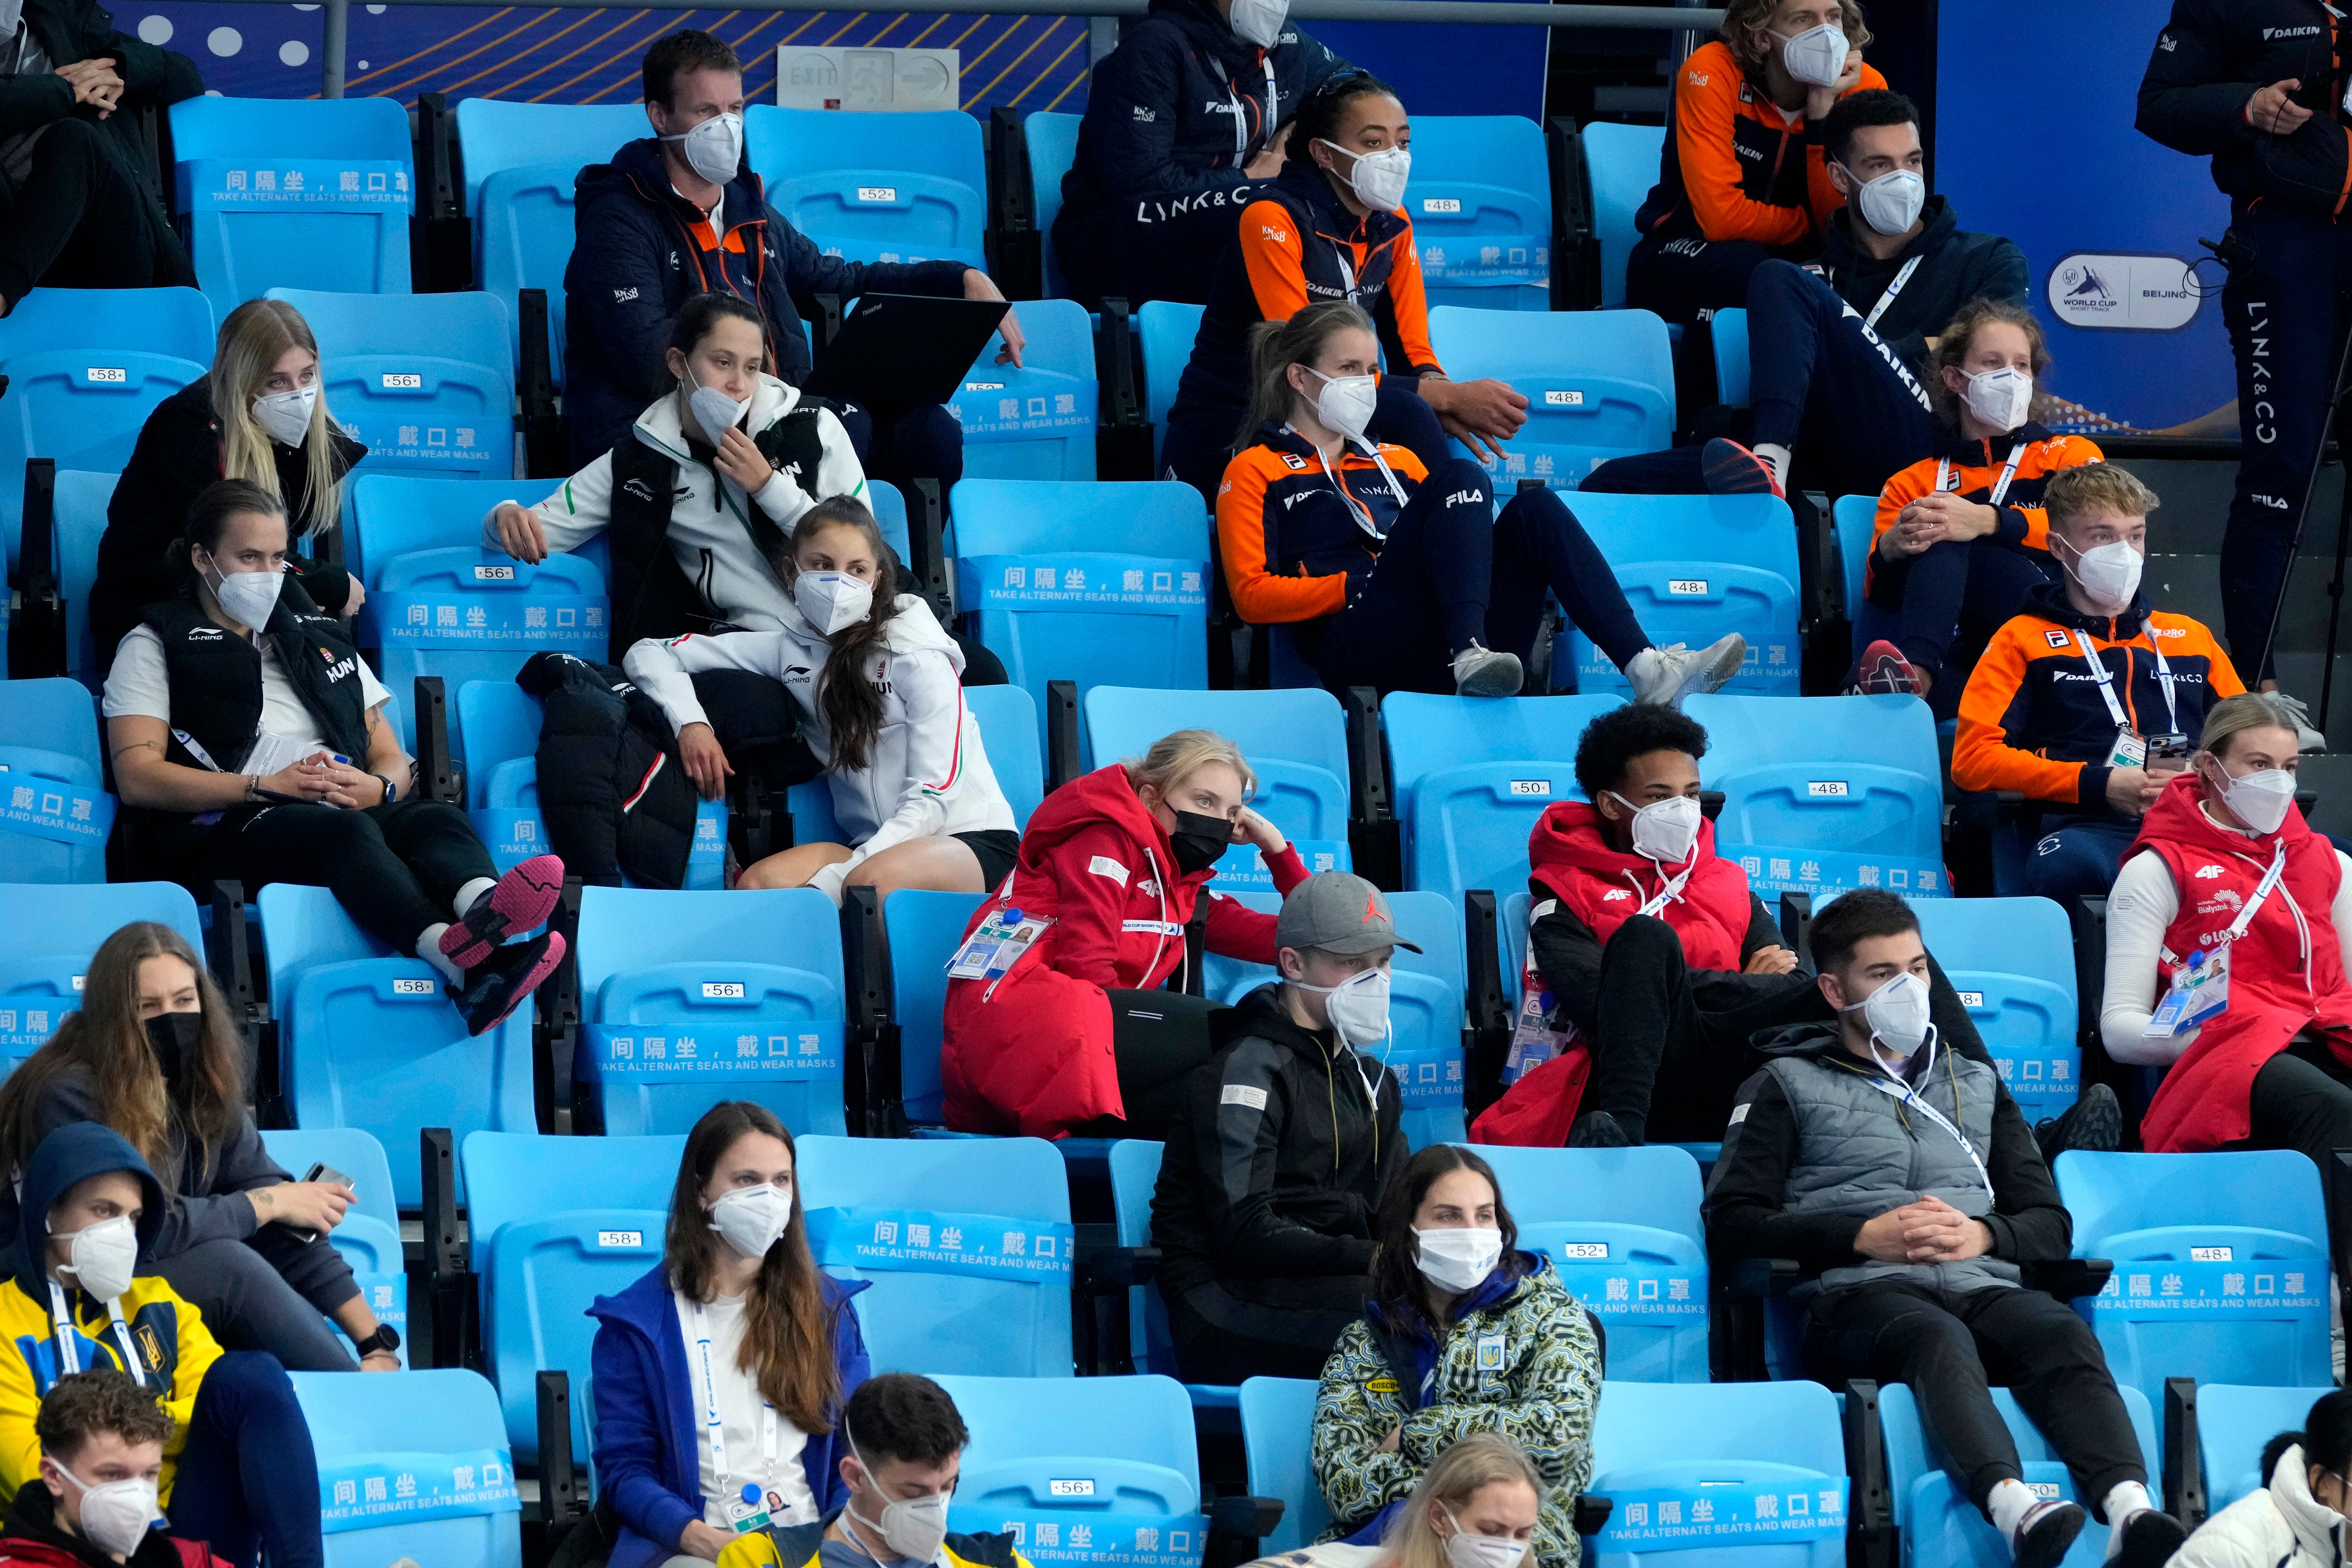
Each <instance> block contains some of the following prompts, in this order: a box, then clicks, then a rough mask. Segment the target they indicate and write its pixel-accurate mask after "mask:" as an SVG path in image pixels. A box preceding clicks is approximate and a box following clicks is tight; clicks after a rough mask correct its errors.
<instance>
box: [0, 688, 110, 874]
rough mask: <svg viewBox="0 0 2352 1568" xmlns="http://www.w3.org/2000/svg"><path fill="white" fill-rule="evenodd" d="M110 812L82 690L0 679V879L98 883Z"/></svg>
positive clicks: (94, 707) (94, 727)
mask: <svg viewBox="0 0 2352 1568" xmlns="http://www.w3.org/2000/svg"><path fill="white" fill-rule="evenodd" d="M114 810H115V802H114V797H113V796H112V795H109V794H107V793H106V786H105V784H104V782H103V775H102V774H101V773H100V767H99V740H98V704H97V703H96V702H95V701H93V700H91V698H90V694H89V688H88V687H85V686H83V685H82V684H81V683H80V682H79V681H74V680H66V679H46V680H7V681H0V881H9V882H103V881H105V880H106V836H107V833H108V831H109V830H110V828H111V827H112V826H113V824H114Z"/></svg>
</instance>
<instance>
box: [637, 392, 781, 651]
mask: <svg viewBox="0 0 2352 1568" xmlns="http://www.w3.org/2000/svg"><path fill="white" fill-rule="evenodd" d="M826 406H828V405H826V404H824V402H823V401H822V400H820V399H817V398H813V397H804V398H803V399H801V401H800V402H799V403H798V404H797V405H794V406H793V409H792V410H791V412H789V413H787V414H785V415H784V416H783V417H782V418H780V419H778V420H777V421H776V422H775V423H774V424H772V425H771V426H768V427H767V428H766V429H764V430H762V431H761V432H760V433H759V434H758V435H756V436H753V437H751V444H752V445H753V446H755V447H759V449H760V455H761V457H763V458H767V459H768V466H769V467H770V468H774V469H776V470H778V471H779V472H782V473H783V474H786V475H788V476H790V477H792V478H793V479H795V480H797V481H798V482H799V483H800V485H801V488H802V489H805V490H809V491H811V493H814V485H815V479H816V473H817V468H818V465H819V464H821V463H822V462H823V461H824V433H823V431H822V430H821V429H820V428H819V420H818V417H817V414H818V410H819V409H822V408H824V407H826ZM688 450H689V451H692V452H693V453H694V455H695V456H696V458H698V459H700V460H701V461H702V462H704V463H705V465H706V466H707V465H709V461H710V459H709V458H706V457H704V453H706V452H708V451H709V448H708V447H704V446H702V445H701V444H700V443H699V442H693V443H689V445H688ZM677 469H678V464H677V458H672V457H671V456H670V455H669V454H668V453H667V452H664V451H662V450H660V449H659V448H658V447H649V446H647V445H646V443H645V442H643V441H640V440H638V439H637V436H636V432H635V429H632V430H631V431H630V432H629V433H628V434H627V435H625V436H624V437H621V439H620V441H619V442H618V443H617V444H616V445H614V447H613V500H612V502H611V520H610V521H609V522H608V523H607V524H606V531H607V534H608V536H609V538H610V540H611V542H612V549H613V582H612V590H613V633H612V657H613V661H614V663H616V664H617V663H619V662H620V659H621V658H622V656H623V655H625V654H626V653H627V652H628V650H629V648H630V647H631V646H632V645H633V644H635V643H636V642H638V641H640V640H641V639H643V638H646V637H677V636H680V635H681V634H683V633H687V632H704V633H707V632H709V631H712V630H714V629H716V628H717V627H718V626H719V625H720V623H719V621H718V619H717V618H716V611H717V608H718V606H716V605H711V604H709V603H708V602H707V601H706V600H704V598H703V596H702V594H701V591H700V590H699V589H698V588H697V587H696V586H695V584H694V583H693V582H692V580H690V579H689V578H688V576H687V574H686V571H685V569H684V568H683V567H681V566H680V565H678V563H677V552H674V551H672V550H671V549H670V547H669V517H670V509H671V508H672V507H673V506H674V505H676V504H677V500H678V499H679V498H680V497H681V496H683V495H684V494H685V493H686V487H685V486H683V485H681V484H680V483H679V482H678V473H677ZM712 482H713V483H714V484H717V485H722V486H723V485H724V484H725V482H726V481H725V480H724V479H719V477H718V476H717V474H716V473H715V471H714V473H713V476H712ZM743 510H744V515H745V517H746V518H747V519H748V521H749V528H748V531H749V533H750V534H751V543H752V546H753V547H754V548H755V549H757V550H758V551H759V552H760V555H761V559H762V560H765V561H769V562H773V561H774V560H775V558H776V556H777V554H778V553H779V552H781V551H782V549H783V548H784V532H783V530H782V529H780V528H778V527H777V526H776V525H775V524H774V523H772V522H771V521H768V514H767V513H766V512H763V511H761V510H760V508H759V505H758V503H756V502H754V501H751V500H750V499H749V498H748V497H747V498H746V499H745V505H744V509H743Z"/></svg>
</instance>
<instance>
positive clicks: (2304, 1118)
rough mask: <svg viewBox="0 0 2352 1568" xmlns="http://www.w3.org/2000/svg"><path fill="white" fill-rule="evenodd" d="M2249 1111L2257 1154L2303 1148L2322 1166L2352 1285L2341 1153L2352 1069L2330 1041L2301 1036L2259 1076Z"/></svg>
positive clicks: (2339, 1269) (2331, 1226) (2350, 1135)
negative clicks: (2339, 1165) (2340, 1059)
mask: <svg viewBox="0 0 2352 1568" xmlns="http://www.w3.org/2000/svg"><path fill="white" fill-rule="evenodd" d="M2246 1109H2247V1110H2249V1111H2250V1112H2252V1119H2253V1126H2252V1137H2250V1138H2248V1139H2247V1140H2246V1145H2247V1146H2250V1147H2252V1148H2256V1149H2300V1150H2301V1151H2303V1152H2304V1153H2305V1154H2307V1155H2309V1156H2310V1157H2311V1162H2312V1163H2313V1164H2315V1165H2317V1166H2318V1167H2319V1190H2320V1191H2321V1192H2322V1193H2324V1194H2326V1198H2327V1251H2328V1256H2329V1257H2330V1258H2333V1259H2334V1260H2335V1263H2336V1280H2337V1282H2338V1284H2339V1285H2341V1284H2342V1283H2344V1282H2345V1281H2347V1280H2352V1268H2347V1263H2352V1247H2347V1239H2352V1238H2347V1231H2348V1230H2352V1226H2347V1225H2346V1224H2345V1223H2344V1202H2345V1200H2344V1180H2343V1173H2342V1172H2341V1171H2340V1170H2339V1169H2338V1168H2337V1166H2336V1150H2338V1149H2352V1068H2347V1067H2345V1066H2344V1065H2343V1064H2342V1063H2341V1062H2338V1061H2337V1060H2336V1057H2335V1054H2334V1053H2333V1052H2331V1051H2330V1050H2329V1049H2328V1048H2327V1045H2326V1042H2325V1041H2323V1040H2319V1039H2315V1038H2308V1037H2305V1036H2303V1035H2298V1036H2296V1037H2295V1038H2294V1042H2293V1043H2292V1044H2291V1045H2289V1046H2288V1047H2287V1048H2286V1049H2284V1050H2283V1051H2281V1052H2280V1053H2279V1054H2278V1055H2276V1056H2274V1057H2273V1058H2271V1059H2270V1060H2268V1061H2266V1062H2264V1063H2263V1068H2262V1070H2261V1071H2260V1072H2258V1073H2256V1074H2254V1086H2253V1090H2252V1093H2251V1094H2250V1095H2248V1096H2247V1103H2246Z"/></svg>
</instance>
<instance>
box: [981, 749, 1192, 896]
mask: <svg viewBox="0 0 2352 1568" xmlns="http://www.w3.org/2000/svg"><path fill="white" fill-rule="evenodd" d="M1105 822H1108V823H1110V824H1112V825H1113V826H1117V827H1118V829H1119V831H1121V832H1123V833H1125V834H1126V835H1127V836H1128V837H1130V838H1132V839H1134V840H1135V841H1136V842H1137V843H1138V844H1140V845H1144V846H1146V847H1149V848H1150V850H1151V852H1152V853H1153V854H1154V855H1156V856H1158V857H1159V859H1160V867H1161V868H1162V870H1163V871H1164V872H1165V873H1166V874H1167V875H1168V876H1169V877H1170V879H1171V880H1177V881H1183V880H1190V879H1187V878H1181V877H1177V876H1175V867H1176V854H1175V850H1174V849H1173V847H1171V845H1170V844H1169V842H1168V833H1167V830H1166V829H1165V828H1163V827H1161V826H1160V823H1159V821H1158V819H1157V818H1155V817H1154V816H1152V815H1151V813H1150V811H1148V810H1146V809H1145V808H1144V805H1143V802H1142V801H1141V800H1139V799H1138V798H1137V797H1136V794H1135V785H1134V784H1132V783H1130V782H1129V779H1128V776H1127V770H1126V769H1125V768H1123V767H1121V766H1119V764H1118V763H1111V764H1110V765H1109V766H1108V767H1104V768H1097V769H1096V770H1095V771H1094V772H1092V773H1081V774H1080V775H1078V776H1077V777H1076V778H1075V779H1072V780H1071V781H1070V782H1069V783H1068V784H1064V785H1063V786H1062V787H1061V788H1060V789H1057V790H1055V791H1054V792H1053V793H1052V794H1051V795H1047V796H1046V797H1045V801H1044V803H1043V804H1041V805H1039V806H1038V807H1037V809H1036V810H1035V811H1034V812H1032V813H1030V814H1029V826H1027V827H1026V828H1024V829H1023V830H1022V834H1021V863H1022V865H1024V867H1027V868H1029V869H1031V870H1042V869H1044V868H1045V864H1046V862H1047V860H1048V859H1050V858H1051V857H1052V855H1053V853H1054V851H1055V850H1056V849H1058V848H1060V847H1062V845H1063V844H1064V843H1065V842H1066V841H1067V840H1068V839H1069V837H1070V836H1071V835H1073V834H1076V833H1078V832H1081V831H1083V830H1085V829H1087V828H1089V827H1097V826H1101V825H1102V824H1104V823H1105ZM1212 875H1213V871H1199V872H1195V873H1193V878H1195V879H1199V880H1201V881H1206V880H1208V879H1209V878H1210V876H1212Z"/></svg>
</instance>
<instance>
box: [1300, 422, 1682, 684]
mask: <svg viewBox="0 0 2352 1568" xmlns="http://www.w3.org/2000/svg"><path fill="white" fill-rule="evenodd" d="M1494 494H1495V492H1494V485H1493V481H1492V480H1490V479H1488V478H1487V475H1486V470H1485V469H1484V468H1480V467H1479V466H1478V465H1477V464H1475V463H1474V462H1472V461H1470V460H1469V459H1468V458H1454V459H1453V460H1452V461H1450V462H1448V463H1446V464H1445V465H1444V466H1443V467H1441V468H1434V469H1432V470H1431V472H1430V475H1429V478H1428V479H1425V480H1423V482H1422V485H1421V488H1420V489H1418V490H1417V491H1415V492H1414V494H1413V497H1412V500H1409V501H1407V502H1406V503H1405V506H1404V510H1402V512H1400V513H1399V514H1398V515H1397V520H1396V524H1395V526H1394V527H1392V528H1391V529H1390V530H1389V536H1388V538H1387V540H1386V541H1384V542H1382V543H1381V553H1380V557H1379V559H1378V560H1376V561H1375V562H1373V563H1372V566H1371V569H1370V571H1369V572H1367V573H1366V574H1364V578H1363V581H1362V584H1361V585H1360V587H1359V588H1358V589H1357V590H1356V593H1355V599H1354V602H1353V603H1351V604H1350V605H1349V606H1348V607H1347V608H1346V609H1344V610H1342V611H1340V612H1339V614H1338V615H1336V616H1327V617H1325V618H1324V619H1323V620H1320V621H1317V622H1313V623H1310V625H1311V626H1312V627H1313V629H1312V630H1311V631H1308V632H1307V633H1306V635H1305V637H1303V638H1302V647H1303V648H1304V649H1306V650H1307V652H1308V657H1309V658H1312V659H1313V661H1314V663H1315V667H1316V668H1317V670H1318V672H1320V674H1321V675H1322V677H1323V682H1324V684H1325V685H1327V686H1331V687H1340V686H1367V685H1369V686H1377V687H1379V688H1380V689H1381V692H1382V694H1383V695H1385V694H1386V693H1388V692H1391V691H1432V692H1437V693H1440V694H1445V693H1450V692H1452V691H1453V689H1454V671H1453V663H1454V655H1455V654H1457V653H1460V652H1461V651H1462V650H1463V649H1464V648H1465V647H1469V646H1470V645H1471V644H1472V643H1473V642H1476V643H1479V644H1482V645H1483V646H1485V647H1490V648H1493V649H1495V650H1496V652H1499V653H1513V654H1517V655H1518V656H1519V657H1520V658H1526V657H1528V654H1530V653H1531V652H1532V651H1533V650H1534V648H1535V641H1536V630H1537V627H1538V626H1539V625H1540V624H1541V622H1542V617H1543V604H1544V590H1545V589H1547V588H1549V589H1550V590H1551V592H1552V594H1553V595H1555V596H1556V597H1558V598H1559V604H1560V608H1562V609H1564V610H1566V611H1567V612H1568V618H1569V619H1570V620H1571V621H1573V622H1574V623H1576V628H1577V630H1579V631H1580V632H1582V633H1583V634H1584V635H1585V636H1586V637H1590V638H1591V640H1592V642H1593V643H1594V645H1595V646H1597V647H1599V648H1600V649H1601V652H1602V653H1604V654H1606V655H1608V657H1609V659H1610V661H1611V662H1612V663H1613V664H1615V665H1616V666H1617V668H1620V669H1622V668H1625V666H1626V665H1627V664H1629V663H1631V662H1632V661H1633V656H1634V655H1635V654H1637V653H1640V652H1641V651H1642V650H1643V648H1645V647H1649V646H1650V639H1649V638H1648V637H1646V636H1644V635H1643V631H1642V623H1641V622H1640V621H1638V620H1636V619H1634V617H1633V606H1632V605H1629V604H1627V603H1626V602H1625V593H1624V590H1623V589H1622V588H1620V587H1618V585H1617V577H1616V574H1614V573H1612V572H1611V571H1610V569H1609V563H1608V561H1607V560H1606V559H1604V558H1603V557H1602V555H1601V551H1600V549H1599V548H1598V547H1597V546H1595V545H1594V544H1593V542H1592V539H1591V535H1589V534H1587V533H1586V532H1585V531H1584V527H1583V525H1582V524H1581V523H1580V522H1578V521H1576V514H1575V513H1574V512H1571V511H1570V510H1568V504H1567V503H1566V502H1565V501H1563V500H1560V498H1559V494H1558V493H1557V492H1555V491H1552V490H1549V489H1541V490H1528V491H1527V492H1525V493H1523V494H1520V495H1516V496H1513V497H1512V498H1511V500H1510V503H1509V504H1508V505H1507V506H1505V507H1504V508H1503V511H1502V515H1501V516H1500V517H1497V516H1496V514H1495V500H1494Z"/></svg>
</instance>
